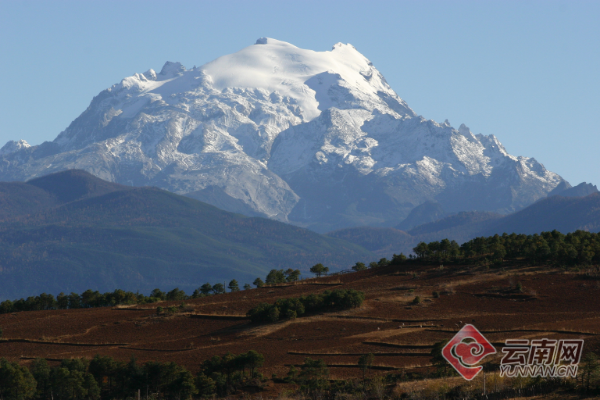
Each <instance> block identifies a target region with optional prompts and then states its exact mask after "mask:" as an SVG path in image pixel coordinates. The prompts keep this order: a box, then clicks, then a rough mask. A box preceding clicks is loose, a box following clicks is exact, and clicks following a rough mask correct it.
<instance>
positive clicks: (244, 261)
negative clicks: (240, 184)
mask: <svg viewBox="0 0 600 400" xmlns="http://www.w3.org/2000/svg"><path fill="white" fill-rule="evenodd" d="M60 175H63V176H62V179H58V178H60V176H56V175H55V176H51V177H50V178H49V179H47V181H57V179H58V180H60V181H61V182H62V183H63V184H64V185H63V189H62V190H56V188H54V190H55V195H56V197H57V198H64V197H65V196H67V195H72V192H70V191H69V189H70V188H72V187H74V186H75V187H76V186H77V185H78V184H81V183H82V181H84V184H83V185H80V187H81V186H83V187H89V186H90V181H92V182H93V181H95V180H97V178H94V177H90V178H92V179H90V180H86V179H85V176H84V175H82V174H81V173H76V174H70V173H62V174H60ZM41 179H42V180H43V179H45V178H41ZM69 181H71V182H73V184H72V185H69V184H68V182H69ZM34 183H36V184H40V181H36V182H34ZM106 184H107V185H105V187H103V189H106V187H109V188H110V185H111V184H110V183H106ZM20 185H24V186H31V187H34V188H37V187H35V186H33V185H30V184H20ZM115 186H116V185H115ZM101 191H102V190H100V192H101ZM65 192H66V193H65ZM373 258H374V255H373V254H372V253H370V252H369V251H367V250H365V249H364V248H362V247H359V246H356V245H353V244H350V243H348V242H344V241H343V240H339V239H335V238H329V237H326V236H321V235H319V234H317V233H315V232H312V231H309V230H306V229H303V228H299V227H295V226H291V225H287V224H284V223H281V222H277V221H272V220H268V219H264V218H248V217H244V216H242V215H239V214H232V213H229V212H226V211H223V210H220V209H217V208H216V207H214V206H211V205H208V204H205V203H202V202H199V201H197V200H194V199H190V198H188V197H183V196H179V195H176V194H173V193H170V192H167V191H164V190H161V189H157V188H127V187H123V190H114V191H110V192H108V193H106V194H98V195H96V196H85V195H84V196H83V198H80V199H79V200H75V201H71V202H68V203H64V204H61V205H58V206H56V205H54V206H50V207H45V208H44V209H42V210H41V211H37V212H34V213H23V214H22V215H19V216H14V217H12V218H6V219H5V220H4V221H3V222H2V224H1V225H0V266H1V268H0V297H1V298H16V297H22V296H28V295H34V294H39V293H41V292H50V293H54V294H56V293H58V292H60V291H64V292H69V291H75V292H81V291H83V290H85V289H87V288H92V289H97V290H101V291H106V290H114V289H116V288H121V289H127V290H134V291H135V290H140V291H143V292H146V293H147V292H149V291H150V290H152V289H153V288H155V287H160V288H161V289H163V290H165V289H169V288H173V287H176V286H177V287H179V288H181V289H184V290H186V291H192V290H194V289H196V288H198V287H199V286H200V285H201V284H203V283H205V282H207V281H208V282H211V283H216V282H223V281H224V280H227V281H229V280H231V279H234V278H235V279H237V280H238V281H240V282H241V283H244V282H251V281H252V280H254V278H256V277H257V276H261V277H264V276H265V275H266V273H267V272H268V271H269V270H270V269H272V268H277V269H287V268H294V269H295V268H298V269H300V270H301V271H303V272H304V273H305V275H306V274H307V273H308V268H310V267H311V266H312V265H314V264H316V263H319V262H321V263H323V264H325V265H328V266H329V267H330V268H331V269H332V270H335V269H340V268H347V267H348V266H349V265H351V264H353V263H354V262H355V261H356V260H357V259H373ZM309 275H310V274H309Z"/></svg>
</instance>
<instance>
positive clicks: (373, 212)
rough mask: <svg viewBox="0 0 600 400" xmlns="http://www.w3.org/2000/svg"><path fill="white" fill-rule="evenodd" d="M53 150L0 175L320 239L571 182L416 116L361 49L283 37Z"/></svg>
mask: <svg viewBox="0 0 600 400" xmlns="http://www.w3.org/2000/svg"><path fill="white" fill-rule="evenodd" d="M43 146H44V147H43V148H40V149H39V150H41V151H38V149H36V150H35V151H32V150H26V149H25V148H26V147H29V145H28V144H27V143H26V142H24V141H22V142H11V143H8V144H7V145H6V146H4V148H3V149H2V150H0V158H3V159H4V160H5V161H6V162H4V163H0V177H4V179H9V180H14V179H30V178H31V177H34V176H39V175H41V174H44V173H49V172H54V171H58V170H62V169H65V168H80V169H85V170H87V171H89V172H91V173H94V174H96V175H97V176H100V177H102V178H104V179H110V180H116V181H118V182H120V183H126V184H134V185H137V184H139V185H156V186H159V187H162V188H165V189H168V190H172V191H175V192H177V193H181V194H188V195H190V196H192V197H195V198H197V199H200V200H203V201H209V202H211V203H212V204H214V205H216V206H218V207H222V208H226V209H228V210H231V211H235V212H242V213H245V214H248V215H261V216H267V217H269V218H276V219H280V220H282V221H288V220H289V221H297V222H298V223H300V224H308V225H306V226H309V225H310V226H312V224H317V225H319V224H321V225H319V226H320V228H319V229H322V230H332V229H333V228H335V227H337V228H341V227H345V226H351V225H353V224H356V223H358V222H357V221H371V222H367V223H373V224H387V225H390V226H392V225H395V224H397V223H398V222H400V220H401V219H403V218H404V217H405V216H406V215H408V213H409V212H410V210H411V209H412V208H413V207H415V206H418V205H419V204H421V203H422V202H424V201H431V200H435V201H437V202H439V203H441V204H443V205H444V207H445V208H446V210H447V211H463V210H471V209H473V210H475V209H476V210H490V211H496V212H509V211H514V210H516V209H519V208H521V207H524V206H526V205H528V204H530V203H531V202H533V201H535V200H537V199H539V198H542V197H545V196H546V194H547V193H548V192H549V191H551V190H553V188H555V187H556V186H557V185H559V184H560V183H561V182H563V179H562V178H561V177H560V176H558V175H556V174H554V173H552V172H550V171H547V170H546V169H545V168H544V166H543V165H542V164H540V163H538V162H537V161H536V160H535V159H533V158H527V157H514V156H512V155H510V154H508V153H507V152H506V150H505V149H504V147H502V144H501V143H500V142H499V141H498V139H497V138H496V137H494V136H492V135H489V136H484V135H481V134H478V135H474V134H473V133H472V132H471V130H470V129H469V128H468V127H467V126H466V125H464V124H462V125H460V127H459V128H458V129H455V128H454V127H453V126H452V125H451V124H450V122H449V121H448V120H446V121H444V122H443V123H437V122H435V121H431V120H426V119H425V118H423V117H421V116H418V115H416V114H415V113H414V112H413V111H412V110H411V109H410V108H409V107H408V105H407V104H406V103H405V102H404V101H403V100H402V99H401V98H400V97H398V95H397V94H396V93H395V92H394V90H392V88H391V87H390V86H389V85H388V84H387V83H386V81H385V79H384V77H383V76H382V75H381V73H379V71H377V69H376V68H375V67H374V66H373V64H372V63H371V62H370V61H369V60H368V59H367V58H366V57H365V56H364V55H362V54H361V53H360V52H359V51H357V50H356V49H355V48H354V46H352V45H350V44H343V43H336V44H335V45H333V48H332V49H331V50H330V51H313V50H306V49H301V48H299V47H296V46H294V45H292V44H290V43H287V42H284V41H280V40H276V39H272V38H259V39H258V40H257V41H256V44H254V45H250V46H248V47H246V48H243V49H241V50H240V51H238V52H236V53H233V54H229V55H225V56H222V57H220V58H218V59H216V60H214V61H212V62H209V63H207V64H205V65H203V66H201V67H197V68H196V67H194V68H192V69H186V68H185V67H184V66H183V65H181V63H178V62H167V63H166V64H165V65H164V66H163V67H162V69H161V70H160V73H156V72H155V71H154V70H148V71H146V72H144V73H136V74H134V75H132V76H129V77H127V78H125V79H123V80H122V81H121V82H120V83H118V84H116V85H113V86H112V87H111V88H109V89H107V90H105V91H103V92H102V93H100V94H99V95H98V96H96V97H95V98H94V99H93V101H92V103H91V104H90V106H89V107H88V108H87V110H86V111H85V112H83V113H82V114H81V116H79V117H78V118H77V119H76V120H75V121H73V123H72V124H71V125H70V126H69V127H68V128H67V129H66V130H65V131H64V132H62V133H61V134H60V135H59V136H58V137H57V138H56V139H55V140H54V142H53V143H49V144H47V145H43ZM23 149H25V150H23ZM19 150H23V151H19ZM336 221H337V222H336ZM360 223H365V222H360ZM327 224H329V225H327Z"/></svg>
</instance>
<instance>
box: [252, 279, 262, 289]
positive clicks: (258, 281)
mask: <svg viewBox="0 0 600 400" xmlns="http://www.w3.org/2000/svg"><path fill="white" fill-rule="evenodd" d="M252 284H253V285H254V286H256V287H257V288H259V287H263V286H265V283H264V282H263V280H262V279H260V278H256V279H255V280H254V282H252Z"/></svg>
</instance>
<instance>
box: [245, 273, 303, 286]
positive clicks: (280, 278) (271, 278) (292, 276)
mask: <svg viewBox="0 0 600 400" xmlns="http://www.w3.org/2000/svg"><path fill="white" fill-rule="evenodd" d="M298 279H300V270H299V269H292V268H288V269H286V270H283V269H272V270H271V271H269V273H268V274H267V277H266V278H265V280H264V281H263V280H262V279H260V278H256V279H255V280H254V282H252V284H253V285H254V286H256V287H257V288H259V287H263V286H265V285H277V284H278V283H286V282H296V281H297V280H298Z"/></svg>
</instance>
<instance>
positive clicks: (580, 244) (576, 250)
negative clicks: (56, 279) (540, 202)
mask: <svg viewBox="0 0 600 400" xmlns="http://www.w3.org/2000/svg"><path fill="white" fill-rule="evenodd" d="M413 252H414V254H415V255H414V256H413V255H412V254H410V255H409V256H408V257H406V256H405V255H404V254H402V253H400V254H399V255H397V254H394V256H393V257H392V259H391V260H388V259H386V258H381V259H380V260H379V261H373V262H371V263H369V264H368V265H365V264H364V263H362V262H357V263H356V264H355V265H354V266H352V270H354V271H362V270H366V269H368V268H377V267H384V266H388V265H400V264H403V263H405V262H407V261H409V262H410V261H413V260H415V259H416V260H419V261H431V262H443V261H448V260H459V259H468V258H470V257H473V256H486V257H491V259H492V260H493V261H495V262H502V261H503V260H504V259H506V258H519V257H521V258H526V259H528V260H530V261H531V262H532V263H534V264H539V263H544V262H547V263H553V264H557V265H580V264H581V265H585V264H591V263H600V235H599V234H598V233H591V232H587V231H575V232H572V233H568V234H562V233H560V232H558V231H556V230H554V231H552V232H542V233H540V234H533V235H525V234H516V233H512V234H510V235H509V234H507V233H504V234H502V235H494V236H488V237H477V238H475V239H472V240H470V241H468V242H465V243H463V244H462V245H459V244H458V243H457V242H456V241H454V240H449V239H443V240H440V241H433V242H430V243H425V242H421V243H419V244H418V245H417V246H416V247H414V248H413ZM310 271H311V272H312V273H314V274H316V275H317V277H319V276H321V275H322V274H326V273H328V272H329V268H328V267H325V266H323V265H322V264H316V265H314V266H312V267H311V268H310ZM300 274H301V273H300V270H297V269H295V270H294V269H291V268H289V269H287V270H283V269H280V270H277V269H273V270H271V271H270V272H269V273H268V274H267V276H266V278H265V280H264V281H263V280H262V279H261V278H256V279H255V280H254V282H253V284H254V285H255V286H256V287H263V286H264V285H276V284H281V283H289V282H295V281H297V280H299V279H300ZM243 288H244V289H245V290H248V289H251V286H250V284H248V283H246V284H245V285H244V286H243ZM227 289H229V291H230V292H236V291H239V290H240V286H239V283H238V281H237V280H235V279H233V280H231V281H230V282H229V284H228V285H227V287H225V285H224V284H223V283H216V284H214V285H211V284H210V283H208V282H207V283H205V284H203V285H202V286H200V287H199V288H198V289H196V290H194V292H193V293H192V295H191V296H188V295H187V294H186V293H185V292H184V291H183V290H180V289H178V288H175V289H173V290H171V291H169V292H163V291H161V290H159V289H154V290H153V291H152V292H151V293H150V295H149V296H145V295H143V294H141V293H139V292H137V293H133V292H128V291H124V290H121V289H117V290H115V291H114V292H107V293H99V292H98V291H92V290H89V289H88V290H86V291H85V292H83V293H82V294H77V293H74V292H72V293H70V294H65V293H60V294H59V295H58V296H56V297H54V296H53V295H52V294H46V293H42V294H41V295H39V296H31V297H28V298H26V299H23V298H22V299H19V300H15V301H11V300H5V301H3V302H1V303H0V314H3V313H11V312H19V311H40V310H57V309H74V308H91V307H110V306H115V305H121V304H146V303H153V302H158V301H165V300H178V301H182V300H187V299H190V298H200V297H204V296H210V295H217V294H223V293H226V292H227Z"/></svg>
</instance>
